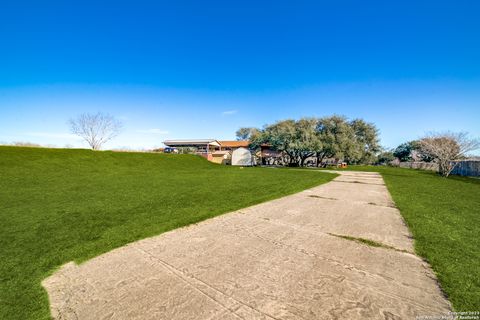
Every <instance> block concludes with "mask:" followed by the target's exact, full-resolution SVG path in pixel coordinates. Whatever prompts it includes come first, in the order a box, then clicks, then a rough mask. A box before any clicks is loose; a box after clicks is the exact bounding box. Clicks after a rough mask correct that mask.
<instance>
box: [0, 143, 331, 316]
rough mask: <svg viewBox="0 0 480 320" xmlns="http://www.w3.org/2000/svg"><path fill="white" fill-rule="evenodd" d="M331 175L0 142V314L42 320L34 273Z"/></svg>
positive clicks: (45, 310)
mask: <svg viewBox="0 0 480 320" xmlns="http://www.w3.org/2000/svg"><path fill="white" fill-rule="evenodd" d="M334 177H335V175H332V174H327V173H323V174H319V173H318V172H312V171H310V172H309V171H288V170H279V169H270V168H243V169H241V168H239V167H230V166H221V165H215V164H212V163H209V162H207V161H206V160H204V159H201V158H199V157H196V156H192V155H164V154H144V153H114V152H93V151H88V150H67V149H41V148H19V147H0V221H1V223H0V319H22V320H23V319H48V318H49V314H50V313H49V306H48V297H47V293H46V292H45V291H44V290H43V288H42V287H41V281H42V280H43V279H44V278H45V277H46V276H48V275H49V274H50V273H52V272H53V271H54V270H55V269H56V268H58V267H59V266H61V265H62V264H64V263H66V262H68V261H72V260H74V261H76V262H82V261H85V260H86V259H89V258H92V257H94V256H96V255H99V254H101V253H104V252H107V251H109V250H111V249H113V248H116V247H119V246H122V245H125V244H127V243H129V242H132V241H135V240H138V239H142V238H145V237H149V236H153V235H157V234H160V233H162V232H165V231H168V230H172V229H175V228H178V227H182V226H185V225H188V224H191V223H195V222H198V221H201V220H204V219H207V218H210V217H214V216H217V215H219V214H222V213H225V212H229V211H232V210H236V209H239V208H242V207H246V206H250V205H253V204H256V203H260V202H263V201H266V200H270V199H273V198H277V197H280V196H284V195H287V194H291V193H295V192H298V191H301V190H303V189H306V188H310V187H313V186H315V185H319V184H321V183H324V182H327V181H329V180H330V179H332V178H334Z"/></svg>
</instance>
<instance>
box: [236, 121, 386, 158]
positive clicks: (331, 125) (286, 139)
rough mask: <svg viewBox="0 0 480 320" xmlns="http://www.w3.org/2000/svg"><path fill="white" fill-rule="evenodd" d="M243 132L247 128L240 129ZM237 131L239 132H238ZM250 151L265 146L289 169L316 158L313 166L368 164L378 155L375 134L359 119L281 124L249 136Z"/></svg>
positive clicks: (375, 132) (372, 127)
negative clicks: (327, 162) (344, 162)
mask: <svg viewBox="0 0 480 320" xmlns="http://www.w3.org/2000/svg"><path fill="white" fill-rule="evenodd" d="M244 129H245V130H242V129H241V130H242V133H243V132H245V133H246V132H247V131H248V130H246V129H248V128H244ZM239 131H240V130H239ZM249 137H250V141H251V144H250V146H251V147H252V148H254V149H256V148H259V147H260V146H261V145H262V144H268V145H269V146H270V147H271V148H272V149H273V150H276V151H279V152H280V153H281V154H283V155H284V159H283V160H284V161H283V162H284V163H287V164H288V165H289V166H304V165H305V164H306V160H307V159H308V158H311V157H316V159H317V161H316V162H317V165H318V164H319V163H321V162H322V161H323V160H325V159H328V158H337V159H339V158H343V159H346V160H347V161H349V162H352V163H372V162H374V161H375V159H376V155H377V154H378V153H379V152H380V146H379V141H378V130H377V128H376V127H375V126H374V125H373V124H371V123H367V122H365V121H364V120H361V119H355V120H353V121H348V119H347V118H346V117H344V116H338V115H333V116H330V117H323V118H302V119H300V120H292V119H288V120H283V121H278V122H276V123H274V124H271V125H267V126H265V127H264V128H263V129H262V130H256V131H254V132H253V134H250V135H249Z"/></svg>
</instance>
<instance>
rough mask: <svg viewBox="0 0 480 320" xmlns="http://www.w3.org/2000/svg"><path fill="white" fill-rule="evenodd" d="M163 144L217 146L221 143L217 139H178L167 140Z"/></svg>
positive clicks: (171, 145) (170, 145)
mask: <svg viewBox="0 0 480 320" xmlns="http://www.w3.org/2000/svg"><path fill="white" fill-rule="evenodd" d="M163 144H164V145H166V146H169V147H188V146H206V145H207V144H208V145H211V146H217V147H220V144H219V143H218V141H217V140H215V139H177V140H165V141H163Z"/></svg>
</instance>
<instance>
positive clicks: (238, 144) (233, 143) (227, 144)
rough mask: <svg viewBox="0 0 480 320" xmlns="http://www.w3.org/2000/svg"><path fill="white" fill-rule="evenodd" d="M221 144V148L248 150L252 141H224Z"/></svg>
mask: <svg viewBox="0 0 480 320" xmlns="http://www.w3.org/2000/svg"><path fill="white" fill-rule="evenodd" d="M218 142H219V143H220V146H222V147H226V148H240V147H244V148H248V145H249V144H250V141H248V140H240V141H236V140H224V141H218Z"/></svg>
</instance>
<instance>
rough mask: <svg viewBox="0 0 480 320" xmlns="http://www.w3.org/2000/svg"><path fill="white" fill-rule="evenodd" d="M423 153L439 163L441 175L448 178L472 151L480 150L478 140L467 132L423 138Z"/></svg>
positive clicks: (444, 133) (434, 133) (432, 134)
mask: <svg viewBox="0 0 480 320" xmlns="http://www.w3.org/2000/svg"><path fill="white" fill-rule="evenodd" d="M419 144H420V149H421V151H422V152H423V153H425V154H427V155H429V156H431V157H432V158H434V159H435V161H436V162H437V163H438V170H439V173H440V174H441V175H442V176H444V177H448V176H449V175H450V173H451V172H452V170H453V169H454V168H455V166H456V165H457V163H458V160H460V159H463V158H465V157H466V156H467V154H468V153H469V152H470V151H473V150H476V149H479V148H480V141H479V140H478V139H471V138H470V137H469V135H468V133H466V132H459V133H454V132H441V133H438V132H433V133H429V134H427V135H426V136H425V137H423V138H422V139H421V140H420V142H419Z"/></svg>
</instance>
